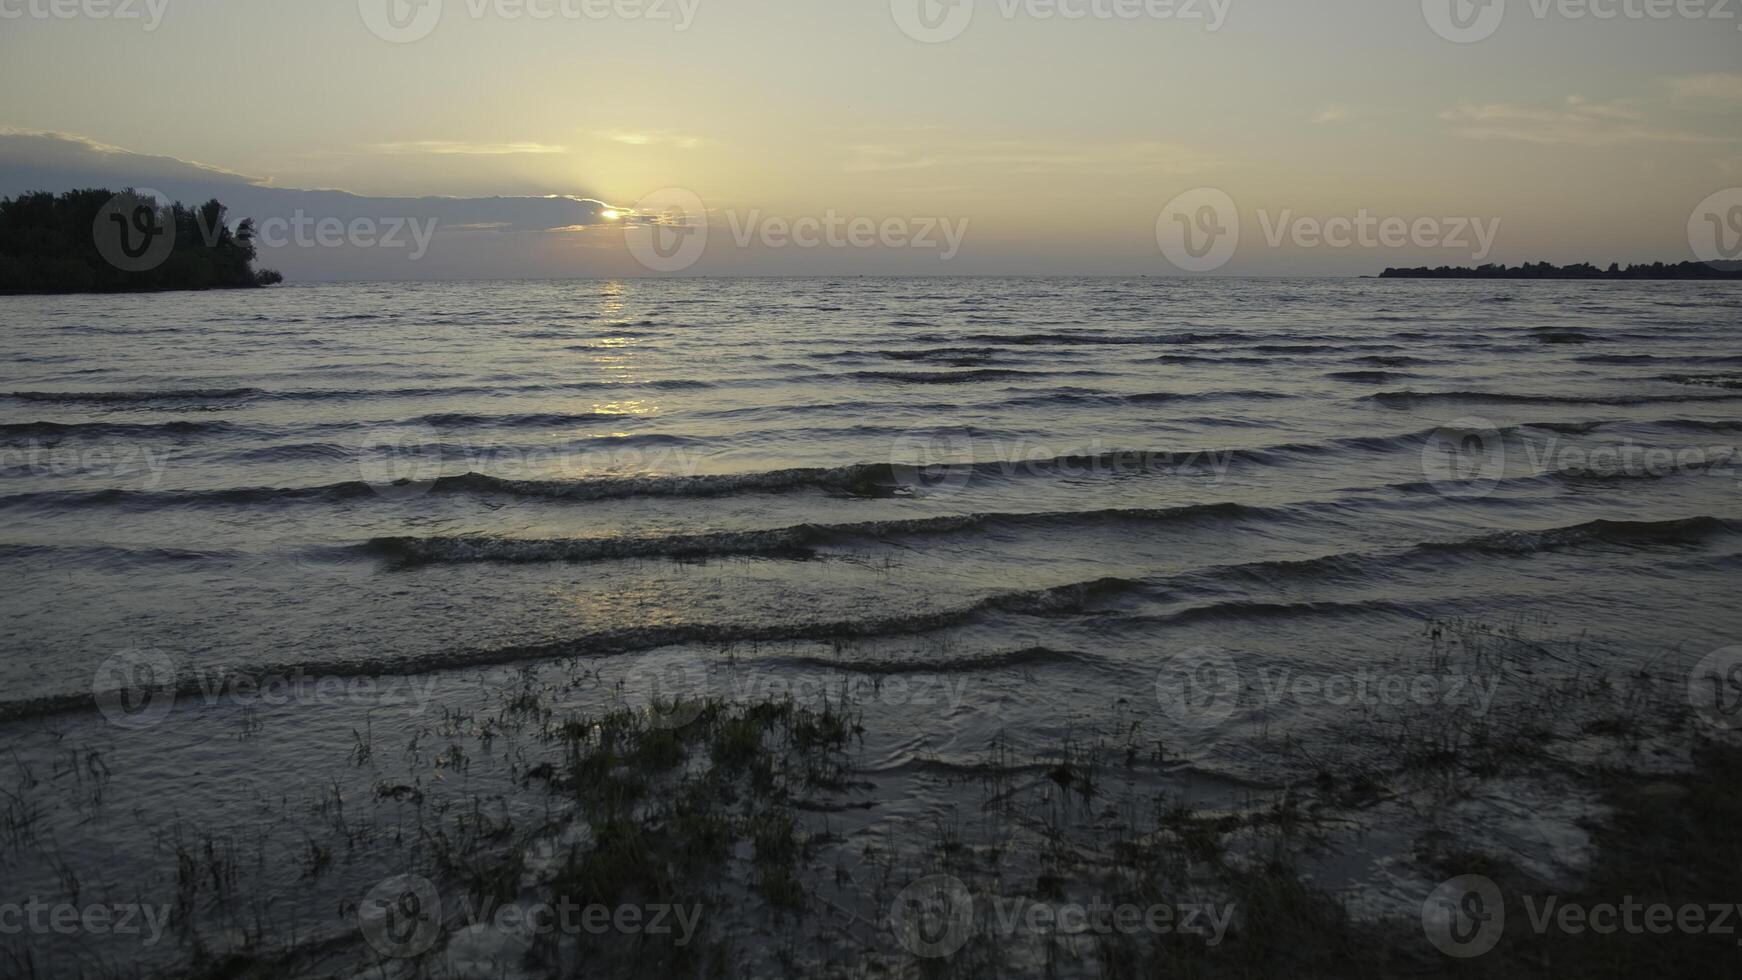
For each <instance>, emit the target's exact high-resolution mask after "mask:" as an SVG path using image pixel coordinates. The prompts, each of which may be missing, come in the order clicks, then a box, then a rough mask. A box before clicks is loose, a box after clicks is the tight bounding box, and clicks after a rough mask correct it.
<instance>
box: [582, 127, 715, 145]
mask: <svg viewBox="0 0 1742 980" xmlns="http://www.w3.org/2000/svg"><path fill="white" fill-rule="evenodd" d="M592 135H594V136H596V137H598V138H599V139H602V140H610V141H611V142H613V143H623V144H625V145H627V146H672V147H676V148H677V149H680V150H693V149H695V148H696V147H698V146H703V145H706V144H707V142H708V141H707V140H705V139H702V138H701V137H699V136H684V135H681V134H678V133H673V132H670V131H668V130H664V129H653V130H639V131H626V130H621V129H608V130H603V131H600V132H596V133H593V134H592Z"/></svg>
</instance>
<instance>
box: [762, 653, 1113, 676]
mask: <svg viewBox="0 0 1742 980" xmlns="http://www.w3.org/2000/svg"><path fill="white" fill-rule="evenodd" d="M756 663H757V664H758V665H760V666H779V667H794V668H798V669H803V670H827V671H839V672H841V673H846V674H870V675H874V676H881V675H887V674H966V673H979V672H990V671H999V670H1011V669H1027V668H1032V667H1060V666H1071V667H1089V668H1100V667H1104V666H1105V665H1106V664H1107V658H1105V657H1100V656H1096V655H1095V654H1092V653H1082V652H1079V651H1076V650H1055V649H1053V648H1051V647H1038V646H1037V647H1025V648H1023V649H1020V650H996V651H991V652H988V653H977V654H966V655H963V656H949V657H943V658H938V659H931V658H921V657H909V658H900V657H889V658H878V659H876V660H862V659H842V658H834V657H810V656H789V657H768V658H760V659H758V660H757V661H756Z"/></svg>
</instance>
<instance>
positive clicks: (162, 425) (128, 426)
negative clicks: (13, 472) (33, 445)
mask: <svg viewBox="0 0 1742 980" xmlns="http://www.w3.org/2000/svg"><path fill="white" fill-rule="evenodd" d="M237 428H238V427H237V426H236V425H235V424H233V423H230V422H222V421H209V422H190V421H176V422H7V423H0V441H6V440H16V439H32V438H44V439H65V438H83V439H90V438H110V437H123V438H141V437H152V436H176V437H180V436H191V435H210V434H214V433H222V432H232V431H236V429H237Z"/></svg>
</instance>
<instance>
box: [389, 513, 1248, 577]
mask: <svg viewBox="0 0 1742 980" xmlns="http://www.w3.org/2000/svg"><path fill="white" fill-rule="evenodd" d="M1270 513H1272V512H1271V511H1268V510H1266V509H1264V508H1259V507H1252V506H1248V505H1245V504H1236V503H1214V504H1191V505H1186V506H1182V507H1166V508H1107V509H1102V510H1089V511H1049V512H1041V513H988V514H962V515H953V516H943V517H920V518H910V519H906V520H889V521H866V522H863V523H857V524H801V525H796V526H793V527H783V528H772V529H768V530H752V531H717V532H709V533H703V534H681V535H665V536H659V537H641V538H633V537H631V538H623V537H614V538H513V537H501V536H496V535H471V536H460V537H379V538H374V539H372V540H370V541H369V542H368V543H367V544H366V545H363V546H362V549H363V550H364V551H365V552H366V553H370V554H377V555H380V556H382V557H385V558H387V559H389V560H390V561H392V562H394V563H396V564H400V565H408V566H410V565H426V564H460V563H471V562H499V563H509V564H515V563H530V562H576V563H580V562H595V561H612V560H617V559H624V558H669V559H680V560H681V559H706V558H726V557H762V558H808V557H812V556H814V555H815V553H816V552H817V550H818V549H820V548H824V547H828V546H831V545H845V544H850V543H852V542H853V541H856V540H865V539H884V538H891V537H906V536H915V535H924V536H931V535H939V534H957V533H964V532H982V531H988V530H998V529H1019V528H1029V529H1036V528H1049V527H1081V526H1084V525H1092V524H1131V525H1143V524H1160V523H1168V522H1175V521H1190V520H1215V521H1218V522H1225V521H1231V520H1241V519H1248V518H1253V517H1259V516H1264V515H1267V514H1270Z"/></svg>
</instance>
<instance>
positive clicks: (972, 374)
mask: <svg viewBox="0 0 1742 980" xmlns="http://www.w3.org/2000/svg"><path fill="white" fill-rule="evenodd" d="M1105 376H1106V372H1105V371H1020V370H1016V369H1014V368H982V369H980V370H977V371H849V372H847V373H846V374H841V375H824V376H823V378H822V380H824V381H829V380H836V379H839V378H857V379H859V380H862V381H886V382H889V383H891V384H910V385H947V384H972V383H974V382H979V381H1007V380H1016V379H1022V378H1060V377H1105Z"/></svg>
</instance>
